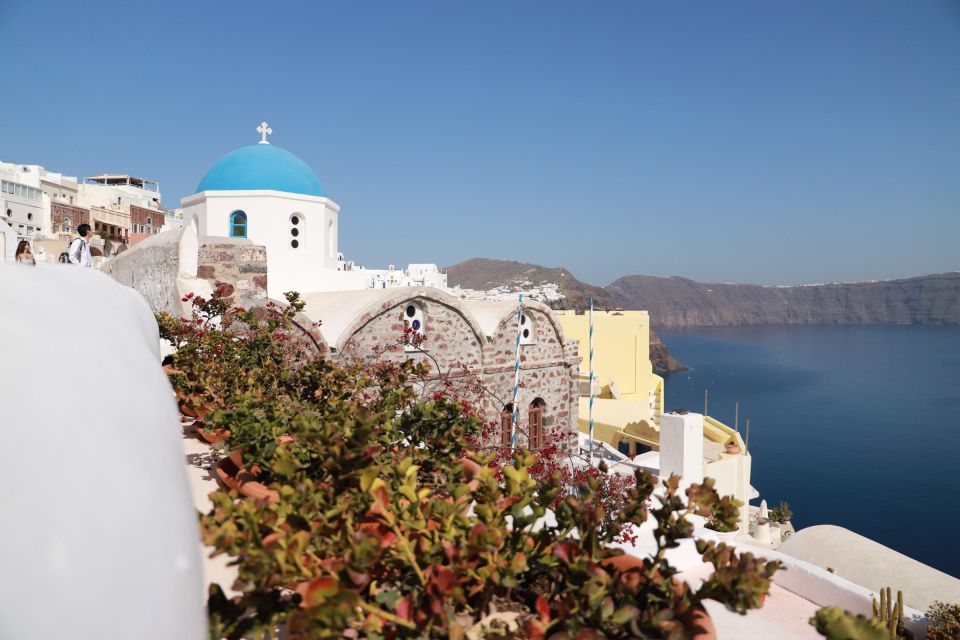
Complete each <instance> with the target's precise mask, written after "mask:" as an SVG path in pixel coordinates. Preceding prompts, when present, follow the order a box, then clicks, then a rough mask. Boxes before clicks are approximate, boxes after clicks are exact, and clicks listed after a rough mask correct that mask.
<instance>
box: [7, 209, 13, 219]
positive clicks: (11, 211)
mask: <svg viewBox="0 0 960 640" xmlns="http://www.w3.org/2000/svg"><path fill="white" fill-rule="evenodd" d="M12 215H13V209H7V217H8V218H9V217H10V216H12Z"/></svg>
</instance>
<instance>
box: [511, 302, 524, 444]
mask: <svg viewBox="0 0 960 640" xmlns="http://www.w3.org/2000/svg"><path fill="white" fill-rule="evenodd" d="M522 321H523V294H522V293H521V294H519V295H518V298H517V359H516V361H515V362H514V365H513V419H512V421H511V425H510V426H511V428H510V432H511V433H510V448H511V449H516V448H517V418H518V416H519V415H520V406H519V403H518V401H517V400H518V397H519V395H520V332H521V331H522V329H521V328H520V323H521V322H522Z"/></svg>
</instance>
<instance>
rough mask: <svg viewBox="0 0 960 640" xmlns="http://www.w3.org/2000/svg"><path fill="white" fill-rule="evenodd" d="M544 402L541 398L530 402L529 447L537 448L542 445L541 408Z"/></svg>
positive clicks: (544, 404)
mask: <svg viewBox="0 0 960 640" xmlns="http://www.w3.org/2000/svg"><path fill="white" fill-rule="evenodd" d="M545 406H546V403H545V402H544V401H543V398H537V399H536V400H534V401H533V402H531V403H530V414H529V415H530V427H529V436H530V448H531V449H539V448H541V447H542V446H543V409H544V407H545Z"/></svg>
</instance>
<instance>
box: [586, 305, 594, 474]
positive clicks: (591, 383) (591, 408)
mask: <svg viewBox="0 0 960 640" xmlns="http://www.w3.org/2000/svg"><path fill="white" fill-rule="evenodd" d="M587 456H588V458H587V459H588V460H589V461H590V464H591V465H593V298H590V450H589V452H588V453H587Z"/></svg>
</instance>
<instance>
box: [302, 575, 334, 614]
mask: <svg viewBox="0 0 960 640" xmlns="http://www.w3.org/2000/svg"><path fill="white" fill-rule="evenodd" d="M294 590H295V591H296V592H297V593H299V594H300V597H301V598H302V601H301V602H300V606H301V607H303V608H305V609H309V608H311V607H316V606H318V605H320V604H323V603H324V602H325V601H326V600H327V599H328V598H330V597H331V596H333V595H336V593H337V592H338V591H339V590H340V581H339V580H337V579H336V578H334V577H332V576H320V577H318V578H314V579H313V580H308V581H307V582H301V583H300V584H298V585H297V586H296V588H295V589H294Z"/></svg>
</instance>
